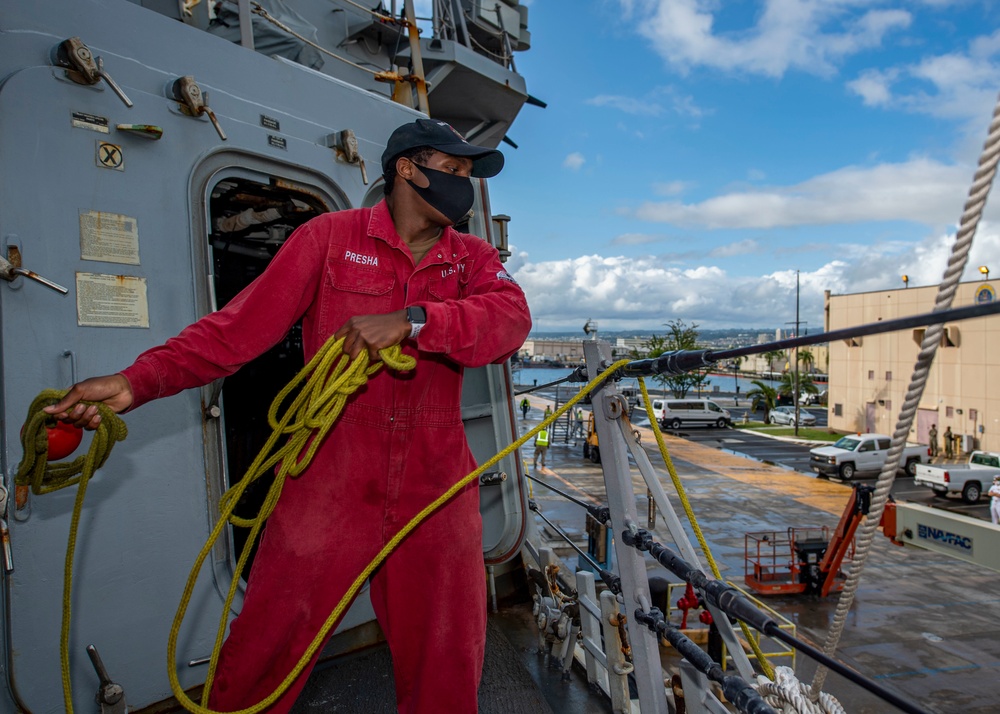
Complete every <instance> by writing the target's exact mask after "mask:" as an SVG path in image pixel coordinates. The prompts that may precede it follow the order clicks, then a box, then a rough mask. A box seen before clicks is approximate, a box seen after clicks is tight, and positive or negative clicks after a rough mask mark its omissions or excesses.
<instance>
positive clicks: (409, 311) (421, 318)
mask: <svg viewBox="0 0 1000 714" xmlns="http://www.w3.org/2000/svg"><path fill="white" fill-rule="evenodd" d="M406 319H407V320H409V321H410V322H419V323H424V322H427V311H426V310H424V309H423V308H422V307H419V306H417V305H412V306H410V307H408V308H406Z"/></svg>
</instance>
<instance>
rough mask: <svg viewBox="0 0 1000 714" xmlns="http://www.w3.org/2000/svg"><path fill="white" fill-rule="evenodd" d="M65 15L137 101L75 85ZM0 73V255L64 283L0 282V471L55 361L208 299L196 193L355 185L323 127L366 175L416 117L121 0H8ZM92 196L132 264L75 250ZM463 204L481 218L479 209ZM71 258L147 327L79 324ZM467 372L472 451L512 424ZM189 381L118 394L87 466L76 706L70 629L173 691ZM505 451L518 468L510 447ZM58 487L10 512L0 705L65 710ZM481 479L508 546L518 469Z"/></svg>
mask: <svg viewBox="0 0 1000 714" xmlns="http://www.w3.org/2000/svg"><path fill="white" fill-rule="evenodd" d="M71 36H79V37H80V38H81V39H82V40H83V42H85V43H86V44H87V45H88V46H89V47H90V48H91V49H92V50H93V51H94V54H95V55H99V56H101V57H102V58H103V61H104V68H105V69H106V70H107V71H108V73H110V74H111V75H112V76H113V77H114V79H115V80H116V81H117V83H118V84H119V85H120V86H121V87H122V89H123V91H124V92H125V93H126V94H127V95H128V96H129V98H130V99H131V100H132V102H134V107H133V108H131V109H128V108H126V107H125V105H124V104H123V103H122V102H121V101H120V100H119V98H118V97H117V96H116V95H115V94H114V93H113V92H112V91H111V90H110V89H109V88H108V87H107V86H106V85H104V84H103V83H101V84H98V85H95V86H92V87H91V86H81V85H78V84H75V83H73V82H71V81H69V80H68V79H66V78H65V76H64V72H63V70H62V69H58V68H55V67H53V66H52V65H51V63H50V59H49V51H50V49H51V48H52V47H54V46H56V45H57V44H58V43H59V42H61V41H62V40H64V39H66V38H68V37H71ZM183 75H193V76H194V77H195V79H196V81H197V82H198V83H199V85H200V86H201V88H202V89H203V90H204V91H205V92H207V95H208V104H209V106H210V107H211V108H212V109H213V110H214V111H215V113H216V114H217V116H218V120H219V122H220V124H221V126H222V127H223V129H224V130H225V132H226V134H227V135H228V140H227V141H226V142H222V141H221V140H220V138H219V136H218V135H217V134H216V132H215V130H214V129H213V127H212V125H211V124H210V123H209V122H208V120H207V119H206V118H204V117H200V118H193V117H190V116H186V115H184V114H183V113H182V112H181V111H180V110H179V108H178V105H177V102H176V101H174V100H172V99H170V98H168V96H167V95H168V87H169V86H170V85H171V84H172V82H173V81H174V80H175V79H176V78H177V77H180V76H183ZM0 76H2V77H3V81H2V85H0V159H2V161H3V165H4V171H3V172H2V173H0V196H2V199H0V200H2V204H0V205H2V210H0V240H2V242H3V245H2V246H0V249H2V250H3V254H4V255H6V254H7V247H8V246H10V245H14V246H17V247H18V248H19V249H20V252H21V255H22V258H23V265H24V267H26V268H29V269H31V270H34V271H36V272H38V273H39V274H41V275H43V276H45V277H47V278H49V279H51V280H54V281H56V282H58V283H61V284H63V285H66V286H67V287H69V288H70V294H69V295H68V296H61V295H58V294H57V293H55V292H53V291H51V290H48V289H46V288H44V287H42V286H40V285H38V284H35V283H30V282H27V281H25V280H24V279H23V278H21V279H18V280H17V281H16V282H15V283H13V284H6V283H4V284H0V330H2V333H0V334H2V369H3V381H2V406H3V414H4V422H3V432H2V439H3V443H2V463H3V469H4V476H5V478H6V482H7V484H8V485H9V486H10V485H12V479H13V473H14V470H15V469H16V466H17V463H18V461H19V460H20V458H21V449H20V444H19V441H18V434H17V432H18V429H19V428H20V425H21V424H22V423H23V421H24V419H25V416H26V413H27V408H28V405H29V404H30V402H31V400H32V399H33V398H34V396H35V395H36V394H37V393H38V392H39V391H40V390H42V389H44V388H53V387H54V388H65V387H68V386H69V385H70V384H71V383H72V381H73V375H72V373H71V365H72V364H75V365H76V369H77V370H78V374H79V378H83V377H86V376H89V375H95V374H106V373H109V372H113V371H116V370H118V369H121V368H123V367H125V366H127V364H129V363H130V362H131V360H132V359H133V358H134V356H135V355H137V354H138V353H140V352H141V351H143V350H144V349H146V348H148V347H150V346H152V345H155V344H158V343H160V342H162V341H163V340H165V339H167V338H168V337H170V336H172V335H174V334H176V333H177V332H178V331H179V330H180V329H181V328H183V327H184V326H185V325H187V324H188V323H190V322H192V321H193V320H195V319H197V318H198V317H199V316H201V315H202V314H204V313H205V312H207V311H209V310H210V309H212V306H213V302H212V289H211V285H210V277H209V275H208V274H209V272H210V268H209V266H210V265H211V262H210V260H209V255H208V248H207V241H206V226H205V223H206V217H205V205H206V203H207V201H208V192H210V191H211V188H212V186H213V185H214V184H215V182H217V181H218V179H219V178H222V177H227V176H261V177H267V176H273V175H277V176H282V177H285V178H289V179H292V180H294V181H295V182H296V183H297V185H299V186H301V187H305V188H309V189H312V190H315V192H316V194H317V195H319V196H323V197H324V198H325V199H326V200H327V201H328V202H329V203H330V204H332V205H331V208H347V207H353V206H360V205H363V204H370V203H372V202H374V200H376V197H375V196H373V195H371V194H370V192H371V191H372V186H371V185H369V186H365V185H364V184H363V183H362V177H361V171H360V170H359V168H358V167H357V166H354V165H350V164H347V163H345V162H343V161H341V160H338V159H337V157H336V154H335V152H334V150H333V149H331V148H328V146H327V137H328V136H329V135H331V134H333V133H335V132H337V131H340V130H342V129H347V128H349V129H353V130H354V131H355V132H356V133H357V137H358V141H359V148H360V152H361V154H362V156H363V157H364V159H365V162H366V164H367V166H368V169H369V177H370V179H371V180H372V181H373V182H374V180H375V179H376V178H377V174H378V169H377V167H378V166H379V157H380V155H381V152H382V149H383V142H384V140H385V138H386V137H387V136H388V134H389V133H390V132H391V130H392V129H393V128H395V127H396V126H397V125H399V124H401V123H403V122H405V121H408V120H410V119H412V118H413V117H414V116H416V113H415V112H413V111H411V110H408V109H405V108H403V107H401V106H399V105H397V104H393V103H392V102H390V101H389V100H387V99H385V98H384V97H381V96H377V95H375V94H373V93H371V92H367V91H363V90H359V89H358V88H356V87H353V86H351V85H349V84H347V83H345V82H342V81H339V80H337V79H335V78H332V77H329V76H326V75H324V74H320V73H317V72H314V71H311V70H308V69H305V68H303V67H301V66H299V65H296V64H294V63H292V62H289V61H287V60H276V59H271V58H268V57H265V56H263V55H260V54H255V53H253V52H250V51H247V50H244V49H243V48H241V47H239V46H237V45H234V44H231V43H230V42H227V41H225V40H223V39H220V38H217V37H213V36H210V35H208V34H207V33H204V32H202V31H200V30H197V29H194V28H192V27H188V26H185V25H183V24H181V23H178V22H175V21H172V20H170V19H168V18H165V17H163V16H160V15H157V14H156V13H153V12H150V11H148V10H144V9H142V8H140V7H138V6H136V5H134V4H131V3H128V2H124V1H123V0H119V1H113V0H104V1H96V0H74V1H66V2H62V1H57V0H45V1H42V2H30V3H29V2H18V3H5V8H4V12H3V15H2V17H0ZM74 112H77V113H82V114H86V115H91V116H95V117H103V118H106V119H107V120H108V124H109V125H110V127H111V129H110V131H109V133H108V134H103V133H98V132H96V131H91V130H89V129H87V128H77V127H74V126H73V125H72V116H73V113H74ZM262 115H263V116H265V117H267V118H268V119H269V120H277V122H278V124H279V126H280V129H277V130H275V129H273V128H269V127H268V126H264V125H263V124H265V123H267V124H270V126H271V127H273V124H271V123H270V122H264V121H262ZM119 123H129V124H155V125H158V126H160V127H162V128H163V131H164V134H163V138H162V139H161V140H159V141H151V140H149V139H146V138H143V137H140V136H136V135H133V134H127V133H123V132H120V131H116V130H115V129H114V128H113V127H114V126H115V125H116V124H119ZM100 142H108V143H110V144H113V145H115V146H117V147H119V151H120V156H121V157H122V158H123V163H122V165H121V168H122V170H116V169H114V168H107V167H104V166H102V165H100V164H99V162H98V156H99V153H100V152H99V143H100ZM88 211H101V212H109V213H114V214H120V215H123V216H128V217H130V218H133V219H135V221H136V225H137V229H138V245H139V264H138V265H135V264H123V263H117V262H108V261H103V260H83V259H81V253H80V214H81V212H88ZM477 211H478V214H479V215H480V216H482V215H483V214H484V213H485V214H486V215H488V206H487V205H484V204H483V203H482V202H480V204H478V206H477ZM479 220H480V221H481V223H480V225H479V226H478V228H479V230H480V234H481V235H482V234H483V232H484V231H486V230H488V228H487V226H486V225H485V222H483V221H482V219H481V218H480V219H479ZM77 273H93V274H101V275H112V276H117V275H122V276H127V277H130V278H139V279H142V280H144V281H145V284H146V289H147V300H148V322H149V326H148V328H147V327H109V326H104V327H82V326H80V325H78V315H77V307H78V306H77V298H78V294H77V290H76V280H77ZM67 352H69V353H70V354H69V356H66V353H67ZM469 382H470V384H469V385H468V386H467V389H466V392H467V394H468V395H469V399H468V403H467V404H466V405H465V407H464V409H465V410H467V411H468V412H469V415H468V416H469V419H470V440H471V445H472V448H473V451H474V453H475V454H476V456H477V457H478V458H480V459H484V458H486V457H488V456H490V455H492V454H493V453H495V451H496V448H497V444H498V441H499V442H501V443H509V441H510V436H511V427H510V424H509V416H508V415H507V414H506V413H501V414H497V415H496V417H494V415H493V414H491V405H495V404H497V403H502V400H504V399H505V397H506V387H507V385H506V382H507V377H506V372H505V371H503V370H502V369H501V368H493V369H492V371H490V372H487V371H482V372H479V373H475V374H470V376H469ZM204 401H206V392H205V391H203V392H201V393H199V392H198V391H197V390H189V391H188V392H186V393H182V394H180V395H177V396H175V397H172V398H170V399H165V400H159V401H156V402H154V403H152V404H149V405H147V406H145V407H143V408H142V409H141V410H140V411H138V412H136V413H135V414H134V415H126V416H125V419H126V422H127V423H128V426H129V431H130V434H129V438H128V440H127V441H125V442H124V443H121V444H119V445H118V446H117V448H116V450H115V453H114V454H113V456H112V458H111V460H110V461H109V462H108V464H107V466H106V467H105V468H103V469H101V470H100V472H99V473H98V475H97V477H96V478H95V479H94V481H93V482H92V484H91V486H90V489H89V491H88V495H87V502H86V505H85V506H84V512H83V518H82V521H81V532H80V540H79V542H78V545H77V556H76V558H77V559H76V573H75V577H74V584H73V588H74V599H73V618H74V619H73V630H72V633H71V671H72V672H73V686H74V691H75V705H76V707H77V708H78V710H79V711H91V710H92V709H93V707H94V705H93V692H94V691H95V689H96V687H97V677H96V675H95V674H94V671H93V669H92V667H91V665H90V663H89V661H88V659H87V657H86V656H85V653H84V647H85V646H86V645H88V644H94V645H96V646H97V648H98V649H99V651H100V653H101V656H102V657H103V660H104V662H105V664H106V666H107V668H108V670H109V671H110V673H111V675H112V677H113V678H114V679H116V680H117V681H119V682H121V683H122V684H123V685H124V686H125V689H126V693H127V696H128V701H129V704H130V706H132V707H137V706H145V705H148V704H151V703H153V702H156V701H159V700H161V699H164V698H166V697H168V696H170V689H169V685H168V682H167V677H166V662H165V661H164V660H165V658H164V652H165V651H166V641H167V635H168V631H169V627H170V624H171V620H172V618H173V615H174V611H175V609H176V607H177V604H178V602H179V600H180V597H181V591H182V588H183V585H184V580H185V578H186V576H187V573H188V570H189V568H190V566H191V563H192V562H193V560H194V557H195V555H196V554H197V552H198V550H199V549H200V547H201V546H202V544H203V543H204V541H205V539H206V538H207V535H208V533H209V530H210V528H211V525H212V522H213V519H214V517H215V513H216V508H215V505H216V504H215V498H217V496H218V494H219V492H220V491H221V490H222V488H223V484H224V479H223V474H222V473H221V469H220V466H219V461H220V458H219V456H218V448H217V444H218V440H219V437H218V425H217V423H216V421H215V420H208V419H205V418H204V417H203V403H204ZM504 466H505V470H506V471H507V472H508V473H510V474H516V473H517V468H516V465H515V462H514V458H513V457H511V458H509V459H507V461H506V462H505V464H504ZM12 492H13V491H12ZM497 494H500V495H499V496H498V495H497ZM73 498H74V493H73V491H72V490H65V491H62V492H59V493H57V494H52V495H48V496H44V497H34V496H32V497H31V499H30V505H29V508H28V509H27V510H25V511H22V512H19V513H18V514H14V513H13V506H12V507H11V510H10V511H9V512H8V516H9V517H8V522H9V524H10V530H11V540H12V546H13V562H14V570H13V572H11V573H8V574H7V576H6V585H7V588H6V590H5V591H4V598H5V602H4V604H5V606H6V610H7V617H5V618H4V621H3V628H2V629H3V635H4V639H5V649H6V652H5V656H4V657H3V658H0V667H2V668H3V675H4V678H5V679H6V680H7V683H8V687H7V689H9V692H6V691H3V690H0V711H9V710H13V709H14V707H15V706H16V705H20V706H23V707H25V708H26V709H27V710H29V711H31V712H36V713H38V712H56V711H61V710H62V709H63V704H62V695H61V692H60V688H59V661H58V657H59V654H58V642H59V619H60V608H61V598H62V582H61V579H62V571H63V558H64V552H65V547H66V537H67V531H68V527H69V518H70V511H71V508H72V502H73ZM483 500H484V504H485V505H486V516H485V521H486V523H485V529H484V539H485V543H484V547H485V548H486V550H487V555H488V557H493V558H497V559H502V557H504V556H508V557H509V555H510V554H512V553H513V552H515V551H516V549H517V545H518V543H519V537H520V536H521V535H522V534H523V530H524V524H523V516H522V511H523V509H521V507H520V506H521V494H520V490H519V482H518V480H517V479H516V478H514V479H510V483H509V484H507V485H505V486H504V490H503V491H500V490H490V489H486V490H484V496H483ZM214 555H215V557H214V560H215V562H214V563H213V566H212V568H211V571H210V572H203V573H202V577H201V579H200V580H199V584H198V586H197V588H196V590H195V595H194V598H193V600H192V604H191V607H190V609H189V614H188V617H187V620H186V622H185V626H184V628H183V630H182V633H181V638H180V645H179V648H178V659H179V662H178V663H176V664H177V667H178V670H179V672H180V676H181V681H182V684H183V685H184V686H185V687H190V686H194V685H196V684H198V683H200V682H201V681H202V680H203V678H204V673H205V667H203V666H201V667H194V668H192V667H188V665H187V662H188V661H189V660H192V659H199V658H203V657H207V656H208V655H209V653H210V651H211V647H212V639H213V637H214V623H215V622H216V621H217V619H218V617H219V615H220V608H221V605H222V594H221V592H220V591H224V589H225V588H226V587H227V586H228V580H229V577H230V576H231V571H230V562H231V555H230V553H229V550H228V548H227V547H226V546H225V545H223V546H221V547H219V548H217V549H216V551H215V554H214ZM208 570H209V569H208V568H206V571H208ZM352 612H353V615H351V616H349V618H350V621H349V624H354V623H358V622H362V621H365V620H367V619H369V618H370V610H369V609H368V608H367V606H366V604H365V603H364V602H362V601H359V603H358V606H357V607H356V608H355V609H354V610H353V611H352ZM5 697H6V699H5ZM15 702H16V704H15Z"/></svg>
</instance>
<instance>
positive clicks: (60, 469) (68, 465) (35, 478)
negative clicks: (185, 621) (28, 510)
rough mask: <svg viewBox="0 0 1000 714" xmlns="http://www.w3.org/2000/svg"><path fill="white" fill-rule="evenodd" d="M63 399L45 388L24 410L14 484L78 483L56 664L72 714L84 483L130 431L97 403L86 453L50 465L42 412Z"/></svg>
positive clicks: (48, 488)
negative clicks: (72, 637)
mask: <svg viewBox="0 0 1000 714" xmlns="http://www.w3.org/2000/svg"><path fill="white" fill-rule="evenodd" d="M65 396H66V392H64V391H63V392H60V391H56V390H54V389H46V390H44V391H43V392H41V393H40V394H39V395H38V396H37V397H35V399H34V401H33V402H32V403H31V407H30V408H29V409H28V418H27V420H26V421H25V424H24V430H23V431H22V432H21V446H22V448H23V449H24V456H23V457H22V459H21V463H20V464H18V467H17V475H16V476H15V477H14V483H15V484H17V485H18V486H31V490H32V492H33V493H35V494H37V495H41V494H44V493H51V492H52V491H58V490H59V489H61V488H66V487H67V486H72V485H74V484H79V488H78V489H77V491H76V500H75V501H74V503H73V515H72V518H71V519H70V526H69V544H68V545H67V547H66V562H65V567H64V569H63V598H62V627H61V629H60V634H59V665H60V668H61V672H62V688H63V700H64V701H65V703H66V712H67V714H72V713H73V691H72V687H71V684H70V678H69V626H70V619H71V617H72V599H71V595H72V586H73V555H74V553H75V552H76V534H77V530H78V528H79V525H80V513H81V511H82V510H83V499H84V496H86V495H87V484H88V483H89V482H90V479H91V477H92V476H93V475H94V472H95V471H97V469H99V468H100V467H101V466H103V465H104V462H105V461H107V460H108V456H110V455H111V449H112V448H113V447H114V445H115V442H116V441H122V440H124V439H125V437H126V436H128V428H127V427H126V426H125V422H123V421H122V420H121V419H120V418H118V415H117V414H115V413H114V412H113V411H111V409H110V408H108V407H107V406H105V405H104V404H98V405H97V409H98V411H99V412H100V415H101V423H100V425H99V426H98V427H97V429H96V430H95V432H94V436H93V439H92V440H91V442H90V448H89V449H88V450H87V453H86V454H84V455H83V456H79V457H77V458H76V459H74V460H73V461H68V462H60V463H55V464H49V463H48V461H47V457H48V451H49V440H48V436H47V433H46V431H45V427H46V425H47V424H53V423H55V420H54V419H53V418H52V417H51V416H49V415H48V414H46V413H45V412H43V411H42V408H44V407H47V406H51V405H53V404H57V403H58V402H60V401H61V400H62V398H63V397H65Z"/></svg>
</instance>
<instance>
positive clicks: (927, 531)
mask: <svg viewBox="0 0 1000 714" xmlns="http://www.w3.org/2000/svg"><path fill="white" fill-rule="evenodd" d="M917 538H919V539H923V540H926V541H931V542H933V543H940V544H941V545H946V546H949V547H950V548H954V549H955V550H959V551H961V552H963V553H970V554H971V553H972V538H970V537H968V536H963V535H959V534H957V533H949V532H948V531H946V530H943V529H941V528H934V527H933V526H927V525H924V524H923V523H918V524H917Z"/></svg>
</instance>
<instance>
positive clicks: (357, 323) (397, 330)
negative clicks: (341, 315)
mask: <svg viewBox="0 0 1000 714" xmlns="http://www.w3.org/2000/svg"><path fill="white" fill-rule="evenodd" d="M410 328H411V325H410V322H409V320H407V319H406V310H397V311H396V312H390V313H387V314H385V315H357V316H355V317H352V318H351V319H350V320H348V321H347V322H346V323H344V326H343V327H341V328H340V329H339V330H337V334H336V337H337V338H341V337H343V338H344V352H346V353H347V354H348V355H349V356H350V358H351V359H354V358H355V357H357V356H358V355H359V354H361V350H368V356H369V357H370V358H371V361H372V362H375V361H377V360H379V359H381V358H380V357H379V356H378V351H379V350H381V349H385V348H386V347H392V346H393V345H395V344H399V343H400V342H402V341H403V340H404V339H406V338H407V337H409V336H410Z"/></svg>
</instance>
